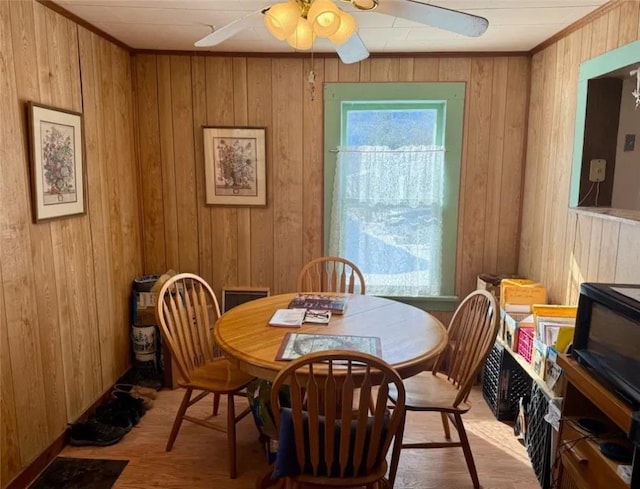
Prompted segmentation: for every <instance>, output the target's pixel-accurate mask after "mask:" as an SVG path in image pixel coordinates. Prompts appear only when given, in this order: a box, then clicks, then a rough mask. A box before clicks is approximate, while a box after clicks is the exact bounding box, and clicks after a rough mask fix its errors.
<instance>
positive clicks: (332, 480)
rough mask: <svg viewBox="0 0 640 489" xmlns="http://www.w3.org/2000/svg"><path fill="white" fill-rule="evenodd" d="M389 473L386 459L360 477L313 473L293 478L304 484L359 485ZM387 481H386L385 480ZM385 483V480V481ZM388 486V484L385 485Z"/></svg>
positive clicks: (320, 485)
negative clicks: (325, 475)
mask: <svg viewBox="0 0 640 489" xmlns="http://www.w3.org/2000/svg"><path fill="white" fill-rule="evenodd" d="M386 473H387V462H386V460H385V461H384V462H382V464H381V465H380V466H378V467H376V468H375V470H374V471H372V472H371V473H370V474H367V475H362V476H359V477H351V478H349V479H348V480H346V479H344V478H342V477H317V476H313V475H306V474H300V475H296V476H294V477H292V479H293V480H295V481H297V482H300V483H302V484H309V485H312V486H313V487H355V486H358V485H361V486H364V485H366V484H370V483H372V482H375V481H380V480H382V479H383V477H384V475H385V474H386ZM385 482H386V481H385ZM383 484H384V482H383ZM383 487H388V486H383Z"/></svg>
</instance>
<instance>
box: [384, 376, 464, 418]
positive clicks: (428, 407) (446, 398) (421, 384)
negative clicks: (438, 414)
mask: <svg viewBox="0 0 640 489" xmlns="http://www.w3.org/2000/svg"><path fill="white" fill-rule="evenodd" d="M404 386H405V389H406V392H407V401H406V408H407V410H409V411H444V412H450V413H466V412H467V411H468V410H469V409H470V408H471V406H470V405H469V404H467V403H465V402H462V403H460V404H458V406H457V407H453V401H454V400H455V398H456V396H457V395H458V389H456V387H455V386H454V385H453V384H452V383H451V381H449V380H447V376H446V375H444V374H441V373H438V374H435V375H433V374H432V373H431V372H421V373H419V374H418V375H415V376H414V377H410V378H408V379H404ZM390 387H391V386H390ZM395 396H396V393H395V390H394V389H391V388H390V389H389V397H390V398H391V399H392V400H393V401H394V402H395Z"/></svg>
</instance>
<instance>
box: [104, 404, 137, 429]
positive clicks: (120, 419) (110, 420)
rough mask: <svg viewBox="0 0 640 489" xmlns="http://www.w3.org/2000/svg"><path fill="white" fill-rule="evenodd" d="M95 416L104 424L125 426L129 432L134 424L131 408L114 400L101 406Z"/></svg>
mask: <svg viewBox="0 0 640 489" xmlns="http://www.w3.org/2000/svg"><path fill="white" fill-rule="evenodd" d="M94 417H95V419H96V420H97V421H99V422H100V423H102V424H106V425H109V426H116V427H118V428H123V429H124V430H125V431H127V432H129V431H130V430H131V428H132V426H133V422H132V421H131V414H130V412H129V410H128V409H126V408H123V407H122V406H119V405H118V404H117V403H116V402H115V401H114V400H111V401H109V402H108V403H107V404H104V405H102V406H99V407H98V408H97V409H96V413H95V416H94Z"/></svg>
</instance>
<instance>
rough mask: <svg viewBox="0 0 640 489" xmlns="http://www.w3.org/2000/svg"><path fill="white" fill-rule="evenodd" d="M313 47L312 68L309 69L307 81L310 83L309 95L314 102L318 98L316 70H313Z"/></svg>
mask: <svg viewBox="0 0 640 489" xmlns="http://www.w3.org/2000/svg"><path fill="white" fill-rule="evenodd" d="M313 67H314V63H313V47H312V48H311V69H310V70H309V75H308V76H307V83H308V84H309V96H310V99H311V101H312V102H313V101H314V100H315V99H316V72H315V71H314V70H313Z"/></svg>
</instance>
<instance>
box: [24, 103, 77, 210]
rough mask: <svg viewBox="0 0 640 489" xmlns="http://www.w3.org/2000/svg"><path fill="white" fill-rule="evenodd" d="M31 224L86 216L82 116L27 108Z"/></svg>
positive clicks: (45, 107)
mask: <svg viewBox="0 0 640 489" xmlns="http://www.w3.org/2000/svg"><path fill="white" fill-rule="evenodd" d="M27 119H28V125H29V127H28V132H29V142H30V153H31V154H30V160H31V161H30V178H31V199H32V211H33V220H34V222H36V223H38V222H42V221H47V220H50V219H59V218H63V217H68V216H74V215H79V214H85V213H86V206H85V194H86V191H85V188H86V187H85V185H86V183H85V182H86V176H85V164H84V130H83V129H84V128H83V121H82V114H81V113H79V112H73V111H70V110H65V109H60V108H57V107H51V106H48V105H43V104H39V103H36V102H29V103H28V104H27Z"/></svg>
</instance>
